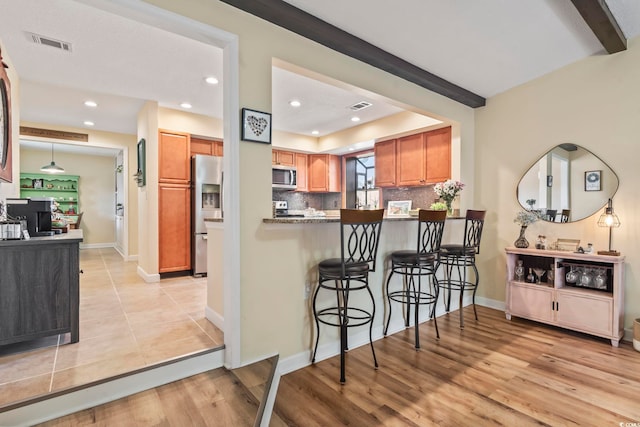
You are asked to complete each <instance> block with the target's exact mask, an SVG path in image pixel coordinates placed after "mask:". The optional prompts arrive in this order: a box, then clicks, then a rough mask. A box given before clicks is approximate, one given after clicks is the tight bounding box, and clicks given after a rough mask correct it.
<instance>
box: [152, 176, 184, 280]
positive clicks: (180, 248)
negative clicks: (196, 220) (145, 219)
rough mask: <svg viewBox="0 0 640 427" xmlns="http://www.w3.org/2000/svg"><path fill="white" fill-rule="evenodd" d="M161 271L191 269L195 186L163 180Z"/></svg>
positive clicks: (160, 228)
mask: <svg viewBox="0 0 640 427" xmlns="http://www.w3.org/2000/svg"><path fill="white" fill-rule="evenodd" d="M158 214H159V219H158V228H159V242H158V243H159V245H158V246H159V272H160V273H169V272H174V271H186V270H190V269H191V221H190V218H191V190H190V188H189V186H188V185H186V186H185V185H172V184H160V186H159V191H158Z"/></svg>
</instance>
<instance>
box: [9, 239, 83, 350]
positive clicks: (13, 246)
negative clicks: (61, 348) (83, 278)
mask: <svg viewBox="0 0 640 427" xmlns="http://www.w3.org/2000/svg"><path fill="white" fill-rule="evenodd" d="M82 238H83V236H82V230H80V229H77V230H69V232H68V233H62V234H56V235H53V236H47V237H32V238H30V239H27V240H0V265H2V274H1V275H0V345H5V344H12V343H16V342H21V341H28V340H31V339H34V338H41V337H46V336H49V335H56V334H62V333H67V332H69V333H70V334H71V342H72V343H75V342H78V340H79V338H80V336H79V327H78V320H79V294H80V286H79V284H80V277H79V274H80V260H79V256H80V242H81V241H82Z"/></svg>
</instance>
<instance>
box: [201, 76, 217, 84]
mask: <svg viewBox="0 0 640 427" xmlns="http://www.w3.org/2000/svg"><path fill="white" fill-rule="evenodd" d="M204 81H205V82H207V83H209V84H210V85H217V84H218V83H219V82H218V79H217V78H215V77H213V76H210V77H207V78H206V79H204Z"/></svg>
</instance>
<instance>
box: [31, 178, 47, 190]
mask: <svg viewBox="0 0 640 427" xmlns="http://www.w3.org/2000/svg"><path fill="white" fill-rule="evenodd" d="M31 183H32V184H33V188H44V179H42V178H39V179H32V180H31Z"/></svg>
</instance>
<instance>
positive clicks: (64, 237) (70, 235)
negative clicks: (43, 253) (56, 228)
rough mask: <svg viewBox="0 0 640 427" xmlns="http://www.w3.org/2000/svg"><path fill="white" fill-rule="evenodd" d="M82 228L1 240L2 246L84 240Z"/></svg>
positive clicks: (0, 244) (0, 245)
mask: <svg viewBox="0 0 640 427" xmlns="http://www.w3.org/2000/svg"><path fill="white" fill-rule="evenodd" d="M82 239H83V235H82V230H81V229H76V230H69V231H68V232H67V233H60V234H54V235H53V236H43V237H31V238H30V239H28V240H24V239H23V240H0V247H3V246H4V247H6V246H18V245H47V244H52V243H60V242H63V243H73V242H82Z"/></svg>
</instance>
